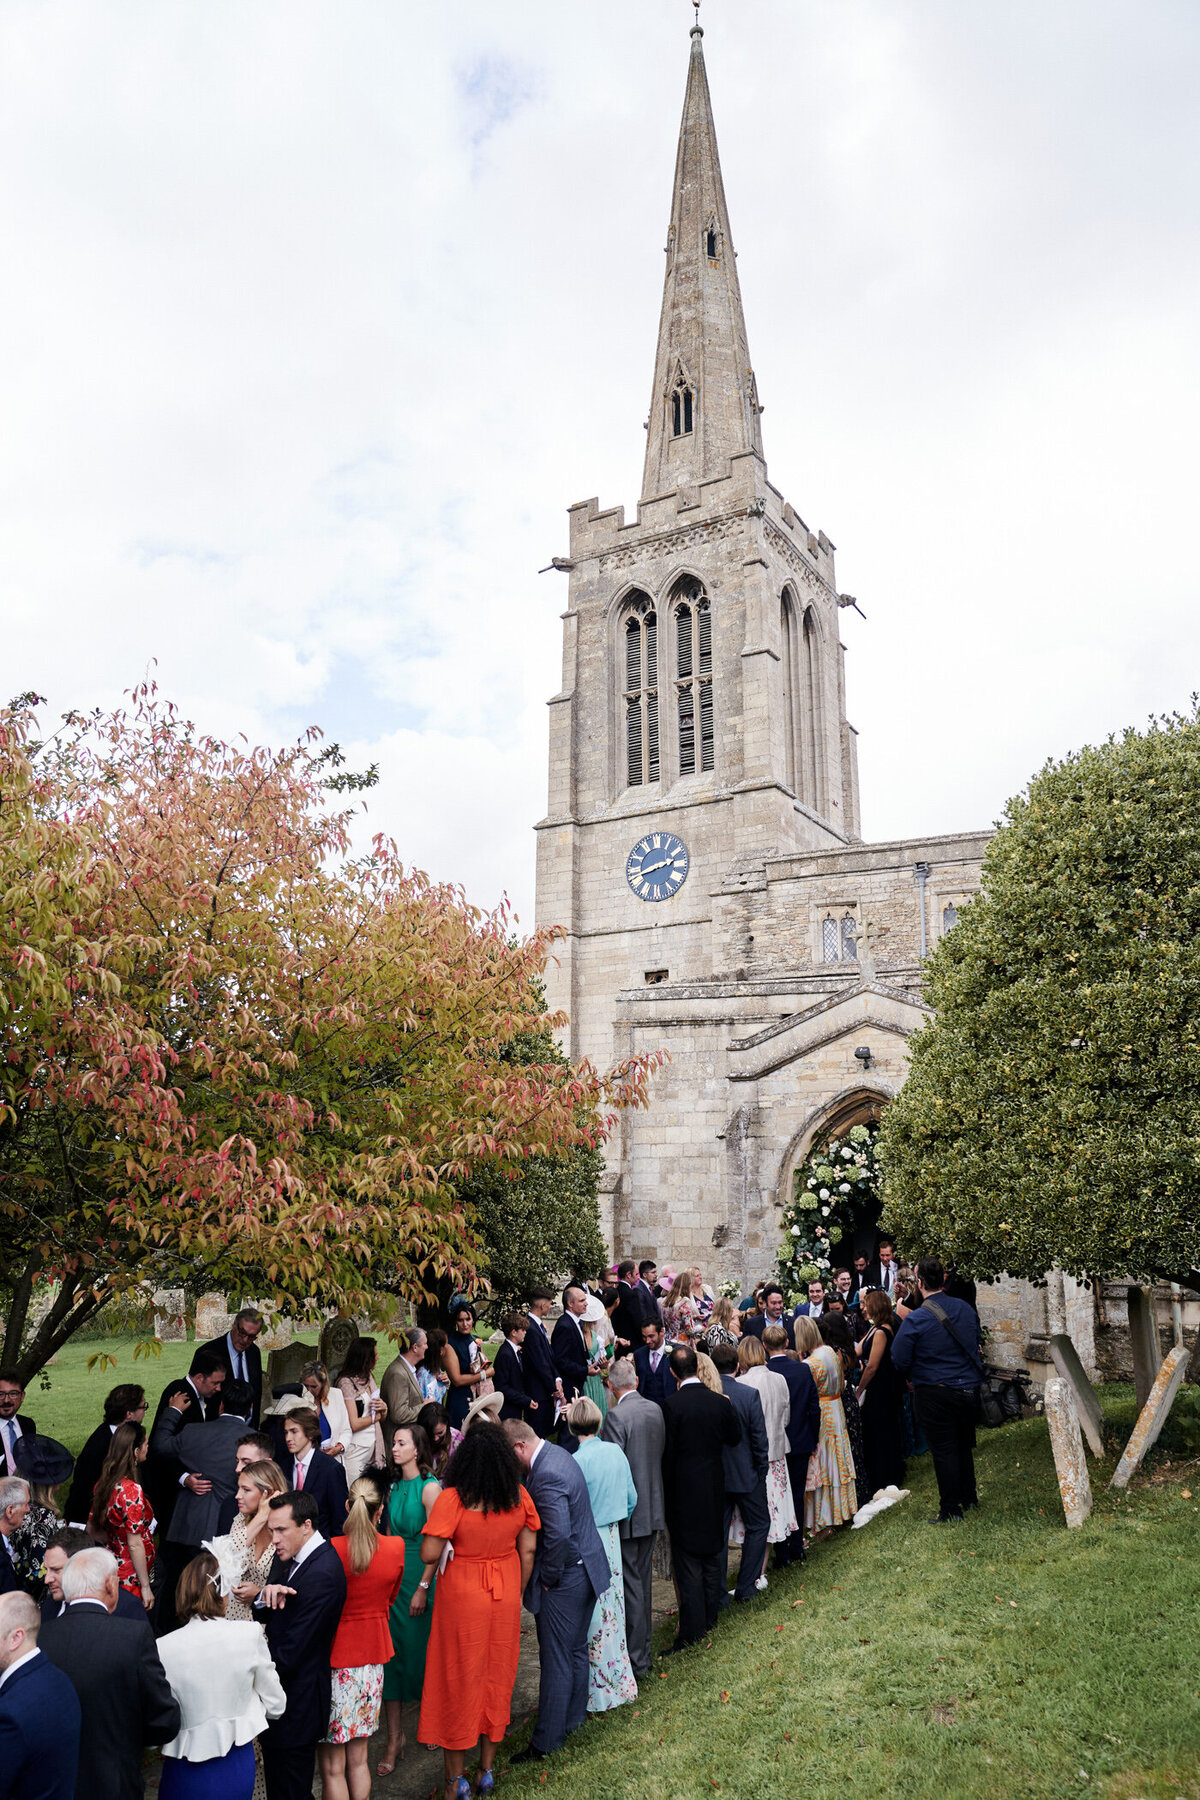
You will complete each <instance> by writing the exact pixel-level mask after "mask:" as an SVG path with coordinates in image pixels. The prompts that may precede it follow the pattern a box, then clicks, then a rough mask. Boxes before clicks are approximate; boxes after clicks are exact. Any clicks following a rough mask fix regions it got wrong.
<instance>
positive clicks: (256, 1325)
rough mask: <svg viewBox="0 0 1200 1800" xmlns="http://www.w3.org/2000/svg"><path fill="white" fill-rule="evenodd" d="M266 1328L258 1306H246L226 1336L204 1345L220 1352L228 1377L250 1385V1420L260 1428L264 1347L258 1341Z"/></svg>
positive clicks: (218, 1354) (230, 1379) (208, 1348)
mask: <svg viewBox="0 0 1200 1800" xmlns="http://www.w3.org/2000/svg"><path fill="white" fill-rule="evenodd" d="M262 1328H263V1316H262V1314H261V1313H260V1312H259V1310H258V1308H257V1307H256V1306H243V1307H242V1310H241V1311H240V1312H239V1313H236V1314H235V1315H234V1318H233V1322H232V1324H231V1325H230V1327H229V1330H228V1331H227V1332H226V1333H225V1336H224V1337H219V1338H214V1339H213V1340H212V1342H211V1343H209V1344H204V1345H203V1346H202V1348H203V1349H205V1350H211V1351H212V1353H213V1355H214V1356H219V1357H220V1359H221V1361H222V1362H223V1363H224V1365H225V1373H226V1379H227V1380H228V1381H240V1382H241V1383H242V1386H243V1387H248V1388H249V1389H250V1395H251V1399H252V1400H253V1409H252V1411H251V1414H250V1423H251V1425H252V1426H253V1427H254V1429H255V1430H256V1431H257V1429H258V1419H259V1414H260V1413H261V1412H262V1392H263V1367H262V1351H261V1350H260V1349H259V1347H258V1344H257V1342H256V1340H257V1338H258V1336H259V1334H260V1333H261V1331H262Z"/></svg>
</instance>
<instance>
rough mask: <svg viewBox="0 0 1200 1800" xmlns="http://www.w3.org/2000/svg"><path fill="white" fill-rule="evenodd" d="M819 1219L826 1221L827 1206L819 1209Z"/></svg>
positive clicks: (827, 1215)
mask: <svg viewBox="0 0 1200 1800" xmlns="http://www.w3.org/2000/svg"><path fill="white" fill-rule="evenodd" d="M821 1217H822V1218H823V1219H827V1218H828V1217H829V1208H828V1207H827V1206H823V1207H822V1208H821Z"/></svg>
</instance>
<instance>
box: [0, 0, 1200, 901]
mask: <svg viewBox="0 0 1200 1800" xmlns="http://www.w3.org/2000/svg"><path fill="white" fill-rule="evenodd" d="M706 10H708V9H706ZM711 14H712V16H711V18H706V20H705V24H706V32H707V35H706V39H705V47H706V51H707V54H708V63H709V75H710V80H711V84H712V88H713V94H714V104H715V108H716V113H717V125H718V131H719V133H720V138H721V145H722V152H723V158H724V163H725V175H726V185H727V189H728V194H729V200H730V206H731V210H732V217H733V225H734V231H735V235H736V238H737V243H738V248H739V251H740V262H739V270H740V273H741V278H742V283H743V290H744V296H745V301H746V308H747V315H748V324H749V332H750V342H751V347H752V350H753V352H754V356H755V362H756V367H757V371H758V377H759V389H760V393H761V394H762V396H763V399H764V400H765V402H766V405H767V412H766V415H765V418H764V421H763V423H764V433H765V439H766V447H767V452H768V457H769V462H770V470H771V475H772V479H773V480H775V481H776V483H777V484H778V485H780V486H782V487H783V489H784V490H785V492H786V493H787V494H788V496H789V498H791V499H792V501H793V502H794V504H795V505H796V506H797V507H798V508H799V510H800V511H801V512H802V513H803V515H804V517H805V518H806V519H807V520H808V521H809V522H810V524H812V525H813V526H814V527H818V526H821V527H824V529H825V530H827V531H828V532H829V534H830V535H831V536H832V537H833V538H834V539H835V541H836V542H837V543H838V545H839V575H840V581H841V585H842V587H843V588H845V589H848V590H849V591H852V592H855V593H857V594H858V595H859V597H860V599H861V601H862V604H863V606H864V608H865V610H866V611H867V613H868V615H869V622H868V623H867V624H866V625H863V624H862V622H861V621H860V620H858V619H857V618H856V617H855V616H854V615H846V618H845V629H846V635H847V639H848V642H849V644H850V651H851V654H850V666H849V691H850V710H851V715H852V717H853V718H854V721H855V723H856V724H857V725H858V727H859V729H860V733H861V737H860V746H861V753H862V765H863V796H864V812H865V820H866V826H867V829H868V831H869V832H870V833H871V834H872V835H874V836H880V837H884V836H893V835H901V834H904V833H908V832H916V831H924V830H929V829H952V828H955V827H965V826H970V825H974V824H986V823H988V822H990V821H991V820H992V819H993V818H994V817H995V816H996V814H997V813H998V811H999V809H1000V807H1001V806H1002V805H1003V802H1004V799H1005V798H1006V796H1007V794H1008V793H1010V792H1011V791H1012V790H1014V789H1015V788H1017V787H1018V786H1020V785H1021V784H1022V782H1023V781H1024V780H1025V779H1026V778H1027V777H1028V775H1029V774H1030V772H1031V771H1032V770H1033V769H1034V768H1035V767H1036V766H1037V765H1038V764H1039V763H1040V762H1041V761H1042V760H1043V758H1044V757H1045V756H1046V755H1048V754H1051V753H1061V752H1062V751H1064V750H1066V749H1068V748H1070V747H1071V746H1072V745H1073V744H1076V743H1078V742H1080V741H1081V740H1083V739H1084V738H1088V737H1090V738H1095V737H1097V736H1102V735H1104V734H1105V733H1106V732H1107V731H1109V730H1110V729H1114V728H1117V727H1119V726H1121V725H1123V724H1125V723H1126V722H1130V721H1137V720H1140V719H1143V718H1144V717H1145V716H1146V714H1147V713H1149V712H1151V711H1154V710H1162V709H1165V708H1169V707H1173V706H1177V705H1181V704H1184V703H1186V699H1187V696H1188V694H1189V692H1190V690H1191V688H1192V686H1194V685H1196V681H1195V676H1194V673H1193V672H1194V670H1195V669H1196V667H1197V661H1198V657H1197V652H1198V650H1200V642H1198V639H1200V625H1198V623H1197V618H1198V614H1197V608H1196V606H1195V603H1194V580H1193V575H1192V561H1193V549H1192V544H1191V514H1192V510H1193V508H1194V504H1195V503H1194V498H1193V493H1194V488H1195V463H1196V457H1195V449H1194V421H1195V419H1196V417H1197V414H1198V411H1200V408H1198V405H1197V402H1198V400H1200V391H1198V390H1200V356H1198V353H1197V350H1196V346H1195V318H1196V316H1197V298H1198V294H1197V289H1198V288H1200V248H1198V246H1200V233H1198V232H1197V224H1198V223H1200V221H1198V219H1197V210H1198V206H1200V201H1198V199H1197V193H1196V188H1195V184H1194V182H1193V181H1192V179H1191V173H1190V171H1191V170H1192V169H1194V167H1195V166H1196V161H1197V151H1198V149H1200V144H1198V143H1197V138H1198V136H1200V116H1198V115H1197V112H1196V108H1195V105H1194V93H1195V89H1196V80H1197V73H1198V70H1197V62H1198V60H1200V17H1197V15H1196V14H1195V12H1194V10H1193V9H1190V8H1180V7H1178V6H1176V5H1173V4H1171V0H1145V3H1144V4H1141V5H1138V6H1136V7H1135V6H1133V5H1132V4H1129V5H1125V4H1115V3H1113V0H1109V3H1107V4H1105V3H1101V4H1089V5H1088V6H1086V7H1084V6H1083V5H1082V3H1081V0H1076V3H1074V4H1067V3H1066V0H1064V3H1063V4H1062V5H1060V6H1058V7H1053V8H1046V7H1044V6H1042V5H1036V4H1034V0H1014V3H1013V4H1010V5H1009V6H1007V7H1005V8H1004V9H1003V10H1002V11H1001V12H1000V13H995V12H990V13H989V12H987V11H986V10H985V9H981V8H975V7H971V8H967V7H962V6H960V5H956V4H947V3H943V4H938V3H936V0H929V3H928V4H926V5H925V6H923V7H921V8H907V9H900V10H899V11H898V10H897V9H895V8H894V7H891V6H886V5H884V4H882V0H842V3H841V4H839V5H837V6H825V7H821V8H805V9H797V8H795V7H792V6H789V5H787V4H785V3H784V0H744V3H742V4H739V6H738V7H737V8H736V10H735V9H733V8H731V7H727V8H722V7H719V6H717V5H713V6H712V7H711ZM689 22H690V13H689V10H688V9H687V8H686V7H680V8H679V9H678V10H677V9H675V8H673V7H666V6H656V7H654V8H648V7H647V6H646V5H645V0H610V4H609V5H608V6H607V7H606V8H604V9H603V10H602V12H600V13H599V14H597V13H596V12H595V10H594V9H587V8H583V7H574V6H572V7H565V6H563V5H562V4H561V0H557V3H556V0H522V4H521V5H520V6H519V7H518V6H511V5H510V6H509V7H507V8H494V7H493V8H482V7H480V8H474V9H470V10H468V11H464V10H463V9H461V8H458V9H449V8H445V7H434V6H431V5H415V6H408V7H404V8H401V7H398V6H396V5H395V4H391V3H388V0H360V3H359V4H357V5H356V6H355V7H353V8H332V7H329V6H327V5H324V4H322V5H317V4H311V3H306V0H288V4H286V5H285V4H283V3H282V0H278V3H268V0H239V4H238V5H237V6H236V7H230V6H212V5H211V4H210V3H209V0H180V3H179V4H177V5H173V6H171V7H160V6H155V5H152V4H150V3H149V0H141V3H140V4H139V3H135V0H129V3H128V4H126V5H124V6H123V7H121V8H118V9H117V10H116V11H114V10H113V9H100V10H97V9H95V8H92V7H88V6H85V5H84V4H82V0H45V3H44V4H38V5H31V4H17V5H14V6H11V7H9V8H7V9H5V11H4V13H3V14H2V15H0V168H3V170H4V172H5V173H4V176H3V181H2V185H0V232H2V233H3V239H4V242H5V246H6V253H7V254H6V264H7V271H8V274H7V279H6V282H5V284H4V288H3V291H2V292H0V331H2V333H3V342H4V345H5V364H6V383H5V386H6V405H5V413H6V430H5V433H4V439H3V443H2V444H0V492H2V494H3V507H2V510H0V582H2V584H3V585H2V590H0V606H2V609H3V611H2V617H3V621H4V627H5V629H4V649H5V660H4V668H5V678H6V682H7V688H8V690H9V691H11V692H16V691H19V690H21V689H24V688H28V687H38V688H40V689H42V690H43V691H44V692H46V693H47V694H48V695H49V696H50V698H51V701H52V704H53V705H54V706H56V707H65V706H67V705H71V704H80V705H91V704H97V703H99V704H103V703H106V702H110V701H112V700H114V699H115V698H116V697H117V695H118V694H119V693H120V691H121V690H122V689H123V688H124V687H126V686H129V685H131V684H132V683H133V682H134V681H136V680H137V679H138V678H139V677H140V676H141V674H142V672H143V671H144V669H145V668H146V666H147V664H148V662H149V661H150V660H151V659H155V660H156V667H157V674H158V679H159V681H160V683H161V685H162V687H163V688H164V690H165V691H166V692H167V693H169V694H170V695H171V697H173V698H175V699H176V700H178V702H179V703H180V705H181V706H182V707H183V708H184V709H185V710H186V711H188V712H189V713H191V714H192V716H194V717H196V718H197V719H199V720H200V721H201V722H202V723H204V724H205V725H206V726H208V727H210V728H213V729H216V730H219V731H223V732H226V733H230V734H232V733H234V732H238V731H244V732H246V733H247V734H248V735H250V736H251V737H270V738H282V737H284V736H288V735H293V734H294V733H295V732H296V731H298V730H299V729H300V728H301V727H302V726H303V725H306V724H308V723H310V722H316V723H322V724H324V725H325V726H326V727H327V729H328V731H329V734H330V735H331V736H334V737H337V738H338V739H339V740H340V741H341V742H342V743H343V744H344V745H345V746H346V747H347V748H348V749H350V750H351V751H352V755H353V759H354V760H355V761H356V762H359V763H361V762H366V761H370V760H372V759H378V760H379V762H380V765H381V770H382V780H381V784H380V787H379V789H378V790H377V792H376V793H375V794H374V795H373V796H372V799H371V813H370V823H371V825H372V826H373V827H375V828H378V829H381V830H385V831H387V832H389V833H391V834H392V835H394V836H395V837H396V838H397V839H398V841H399V842H400V844H401V847H402V851H403V854H404V855H405V856H406V858H407V859H408V860H409V861H411V862H416V863H423V864H425V865H427V866H428V867H429V868H430V871H431V872H432V873H433V874H435V875H436V876H438V877H439V878H443V879H453V880H461V881H463V882H464V883H465V884H466V885H467V887H468V889H469V891H470V893H471V895H472V897H473V898H476V899H478V900H480V901H482V902H486V903H491V902H492V901H493V900H495V899H496V898H497V897H498V896H499V894H500V892H501V891H502V890H504V889H507V890H508V892H509V893H510V894H511V895H512V896H513V898H514V900H515V901H516V903H517V905H518V910H519V911H520V913H521V915H522V918H523V920H524V921H525V922H527V923H528V922H531V920H532V903H531V902H532V869H533V834H532V831H531V829H530V827H531V826H532V823H533V821H534V820H535V819H536V818H537V817H538V816H539V815H540V813H541V811H542V809H543V806H544V798H545V768H544V761H545V708H544V704H543V703H544V701H545V700H546V699H547V698H548V697H549V695H550V694H551V693H552V692H554V691H555V689H556V688H557V686H558V683H559V635H558V634H559V626H558V614H559V612H560V611H561V609H562V604H563V601H564V598H565V583H564V582H563V581H562V579H561V578H560V577H558V576H552V575H544V576H541V577H539V576H538V575H537V573H536V571H537V570H538V569H539V568H540V567H541V566H542V565H543V564H544V563H546V562H547V561H548V560H549V557H550V555H551V554H552V553H554V552H558V551H562V550H564V549H565V548H566V522H565V518H564V509H565V507H566V506H568V505H569V504H570V503H571V502H573V501H575V500H578V499H580V498H583V497H586V496H587V495H588V494H593V493H595V494H598V495H599V496H600V497H601V498H602V499H603V500H604V501H605V502H606V503H609V504H613V503H619V502H622V501H623V502H624V503H625V504H626V505H627V506H632V504H633V502H634V500H635V499H636V495H637V490H638V484H639V480H640V472H641V456H642V447H643V442H644V439H643V434H642V431H641V421H642V419H643V418H644V417H645V409H646V400H647V395H648V390H649V381H650V374H651V365H652V354H653V344H654V334H655V328H656V324H657V312H658V300H659V289H660V283H661V275H662V254H661V252H662V244H663V241H664V240H663V232H664V230H665V222H666V217H667V210H668V200H669V185H670V177H671V169H672V163H673V155H674V140H675V133H676V129H677V125H678V115H679V106H680V102H681V99H682V91H683V80H684V73H685V63H686V54H687V25H688V23H689Z"/></svg>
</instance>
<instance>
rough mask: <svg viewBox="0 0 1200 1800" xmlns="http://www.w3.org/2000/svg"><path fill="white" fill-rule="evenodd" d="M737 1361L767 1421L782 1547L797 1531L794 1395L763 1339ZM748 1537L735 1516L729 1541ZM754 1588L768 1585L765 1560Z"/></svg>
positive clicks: (774, 1533)
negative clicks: (791, 1433) (790, 1453)
mask: <svg viewBox="0 0 1200 1800" xmlns="http://www.w3.org/2000/svg"><path fill="white" fill-rule="evenodd" d="M737 1359H738V1380H739V1381H744V1382H745V1384H746V1386H747V1387H752V1388H753V1389H754V1391H755V1393H756V1394H757V1395H758V1397H759V1399H760V1400H761V1401H762V1409H763V1417H764V1419H765V1420H766V1422H767V1455H768V1457H769V1458H770V1463H769V1465H768V1468H767V1507H768V1509H769V1511H770V1515H771V1526H770V1530H769V1531H768V1532H767V1543H768V1544H780V1543H782V1542H783V1540H784V1538H786V1537H790V1536H791V1534H792V1532H793V1531H795V1529H796V1504H795V1500H794V1499H793V1497H792V1483H791V1479H790V1477H789V1475H788V1466H787V1447H788V1440H787V1431H788V1420H789V1419H790V1417H791V1412H792V1401H791V1395H790V1394H789V1393H788V1384H787V1382H786V1381H785V1380H784V1378H783V1376H782V1375H779V1374H776V1372H775V1370H774V1369H768V1368H767V1366H766V1365H767V1353H766V1351H765V1350H764V1349H763V1347H762V1340H761V1338H756V1337H744V1338H742V1339H741V1341H740V1342H739V1344H738V1351H737ZM745 1535H746V1533H745V1530H744V1529H743V1526H742V1520H741V1515H740V1513H735V1514H734V1522H733V1524H732V1526H731V1527H730V1531H729V1541H730V1543H731V1544H740V1543H742V1542H743V1540H744V1539H745ZM754 1585H755V1587H756V1588H758V1589H759V1590H760V1591H761V1589H763V1588H765V1587H766V1585H767V1563H766V1558H765V1557H764V1558H763V1566H762V1569H761V1570H760V1572H759V1575H758V1579H757V1580H756V1582H755V1584H754Z"/></svg>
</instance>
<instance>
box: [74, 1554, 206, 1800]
mask: <svg viewBox="0 0 1200 1800" xmlns="http://www.w3.org/2000/svg"><path fill="white" fill-rule="evenodd" d="M118 1585H119V1584H118V1581H117V1559H116V1557H115V1556H110V1555H109V1553H108V1551H107V1550H100V1549H92V1550H81V1551H80V1552H79V1554H78V1555H77V1556H73V1557H72V1558H71V1561H70V1564H69V1565H68V1567H67V1570H66V1572H65V1574H64V1575H63V1597H64V1599H65V1600H66V1602H67V1610H66V1612H65V1613H63V1615H62V1617H61V1618H58V1619H48V1620H47V1622H46V1623H45V1625H43V1626H42V1632H41V1639H40V1645H41V1649H42V1650H43V1651H44V1652H45V1654H46V1656H47V1658H48V1659H49V1661H50V1662H52V1663H53V1664H54V1666H55V1668H58V1669H61V1670H62V1672H63V1674H64V1675H66V1676H67V1677H68V1679H69V1680H70V1683H71V1686H72V1687H73V1688H74V1689H75V1692H76V1694H77V1696H78V1698H79V1707H80V1713H81V1715H82V1717H81V1722H80V1730H79V1780H78V1784H77V1786H76V1789H75V1797H76V1800H142V1794H143V1792H144V1789H143V1784H142V1749H143V1746H144V1745H146V1744H165V1743H167V1742H169V1740H170V1739H171V1738H173V1737H174V1736H175V1734H176V1732H177V1731H178V1730H179V1725H180V1716H179V1706H178V1703H177V1701H176V1699H175V1696H174V1695H173V1694H172V1692H171V1690H170V1688H169V1686H168V1685H167V1678H166V1675H165V1674H164V1673H163V1666H162V1664H161V1662H160V1661H159V1660H158V1651H157V1650H156V1649H155V1647H154V1639H153V1638H152V1637H151V1635H150V1633H149V1632H148V1631H147V1630H146V1627H145V1625H144V1624H141V1623H138V1622H135V1621H134V1620H132V1619H118V1618H114V1617H113V1616H112V1615H113V1613H114V1612H115V1610H116V1605H117V1591H118Z"/></svg>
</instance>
